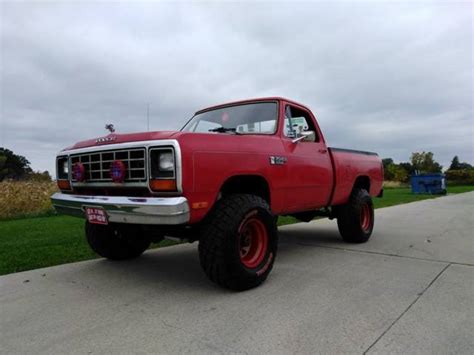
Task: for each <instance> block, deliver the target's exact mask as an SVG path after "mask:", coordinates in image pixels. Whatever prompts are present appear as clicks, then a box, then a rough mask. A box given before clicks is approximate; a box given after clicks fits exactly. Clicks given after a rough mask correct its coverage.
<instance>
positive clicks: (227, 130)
mask: <svg viewBox="0 0 474 355" xmlns="http://www.w3.org/2000/svg"><path fill="white" fill-rule="evenodd" d="M209 132H218V133H227V132H232V133H234V134H240V133H239V132H237V130H236V129H235V128H230V127H217V128H212V129H209Z"/></svg>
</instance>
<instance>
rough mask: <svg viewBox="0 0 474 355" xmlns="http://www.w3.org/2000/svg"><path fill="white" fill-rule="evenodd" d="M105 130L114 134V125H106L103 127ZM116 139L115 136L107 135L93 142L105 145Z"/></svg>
mask: <svg viewBox="0 0 474 355" xmlns="http://www.w3.org/2000/svg"><path fill="white" fill-rule="evenodd" d="M105 129H107V130H109V131H110V133H111V134H112V133H114V132H115V128H114V125H113V124H112V123H107V124H106V125H105ZM116 139H117V137H116V136H112V135H108V136H107V137H101V138H97V139H96V140H95V142H96V143H97V144H99V143H107V142H112V141H114V140H116Z"/></svg>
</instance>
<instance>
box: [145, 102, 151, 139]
mask: <svg viewBox="0 0 474 355" xmlns="http://www.w3.org/2000/svg"><path fill="white" fill-rule="evenodd" d="M146 123H147V128H148V132H150V104H147V105H146Z"/></svg>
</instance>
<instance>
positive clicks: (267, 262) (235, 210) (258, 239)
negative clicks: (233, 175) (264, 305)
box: [199, 194, 278, 291]
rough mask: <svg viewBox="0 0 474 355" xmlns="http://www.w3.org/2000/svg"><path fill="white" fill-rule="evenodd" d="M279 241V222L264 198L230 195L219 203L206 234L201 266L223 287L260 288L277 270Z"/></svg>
mask: <svg viewBox="0 0 474 355" xmlns="http://www.w3.org/2000/svg"><path fill="white" fill-rule="evenodd" d="M277 238H278V237H277V228H276V223H275V218H274V216H273V215H272V213H271V211H270V208H269V206H268V204H267V203H266V202H265V201H264V200H263V199H262V198H260V197H257V196H253V195H244V194H236V195H230V196H228V197H225V198H223V199H222V200H220V201H219V202H218V203H217V205H216V207H215V209H214V211H213V212H212V213H211V215H210V216H209V217H208V220H207V223H206V225H205V226H204V228H203V230H202V235H201V238H200V241H199V258H200V262H201V266H202V268H203V270H204V272H205V273H206V274H207V276H208V277H209V278H210V279H211V280H212V281H213V282H215V283H217V284H218V285H220V286H222V287H226V288H229V289H232V290H238V291H242V290H247V289H250V288H253V287H256V286H258V285H260V284H261V283H262V282H263V281H265V279H266V278H267V276H268V274H269V273H270V271H271V269H272V267H273V262H274V260H275V256H276V251H277V242H278V241H277Z"/></svg>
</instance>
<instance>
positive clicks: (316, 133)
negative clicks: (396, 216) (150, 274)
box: [51, 97, 383, 290]
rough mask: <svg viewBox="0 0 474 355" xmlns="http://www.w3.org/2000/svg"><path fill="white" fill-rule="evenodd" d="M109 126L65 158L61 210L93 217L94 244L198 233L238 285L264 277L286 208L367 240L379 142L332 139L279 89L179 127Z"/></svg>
mask: <svg viewBox="0 0 474 355" xmlns="http://www.w3.org/2000/svg"><path fill="white" fill-rule="evenodd" d="M108 128H109V129H110V130H111V133H110V134H109V135H107V136H105V137H100V138H97V139H92V140H87V141H83V142H79V143H77V144H75V145H73V146H71V147H69V148H67V149H65V150H63V151H61V152H60V153H59V154H58V156H57V160H56V166H57V179H58V180H57V182H58V186H59V189H60V190H61V192H59V193H55V194H54V195H53V196H52V197H51V199H52V202H53V205H54V207H55V208H56V210H57V211H58V212H60V213H65V214H69V215H74V216H80V217H83V218H84V217H85V218H86V223H85V233H86V237H87V241H88V243H89V245H90V247H91V248H92V249H93V250H94V251H95V252H96V253H97V254H99V255H100V256H103V257H106V258H108V259H112V260H124V259H130V258H135V257H138V256H139V255H141V254H142V253H143V252H144V251H145V250H146V249H147V248H148V247H149V245H150V243H151V242H157V241H160V240H162V239H163V238H164V237H165V236H169V237H174V238H180V239H183V240H188V241H197V240H198V241H199V257H200V263H201V266H202V268H203V270H204V272H205V273H206V274H207V276H208V277H209V278H210V279H211V280H212V281H214V282H216V283H217V284H219V285H221V286H223V287H227V288H230V289H233V290H245V289H249V288H252V287H255V286H258V285H259V284H261V283H262V282H263V281H264V280H265V279H266V278H267V276H268V274H269V273H270V271H271V269H272V266H273V263H274V261H275V257H276V254H277V246H278V233H277V225H276V221H277V216H281V215H290V216H294V217H296V218H297V219H299V220H301V221H305V222H308V221H310V220H312V219H313V218H314V217H316V216H327V217H329V218H337V225H338V227H339V231H340V234H341V236H342V239H343V240H344V241H346V242H349V243H363V242H366V241H367V240H368V239H369V237H370V235H371V234H372V230H373V227H374V208H373V204H372V197H374V196H381V195H382V192H383V190H382V182H383V167H382V163H381V160H380V158H379V157H378V156H377V154H375V153H370V152H363V151H354V150H347V149H338V148H329V147H327V146H326V143H325V141H324V137H323V134H322V132H321V130H320V129H319V126H318V124H317V122H316V119H315V117H314V115H313V114H312V113H311V111H310V110H309V109H308V108H307V107H305V106H303V105H301V104H298V103H296V102H294V101H290V100H287V99H284V98H280V97H270V98H260V99H252V100H246V101H239V102H233V103H228V104H223V105H219V106H214V107H210V108H206V109H204V110H201V111H198V112H196V114H195V115H194V116H193V117H192V118H191V119H190V120H189V122H188V123H187V124H186V125H185V126H184V127H183V128H182V129H181V130H180V131H177V132H146V133H134V134H115V133H114V132H113V129H111V127H108Z"/></svg>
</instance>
